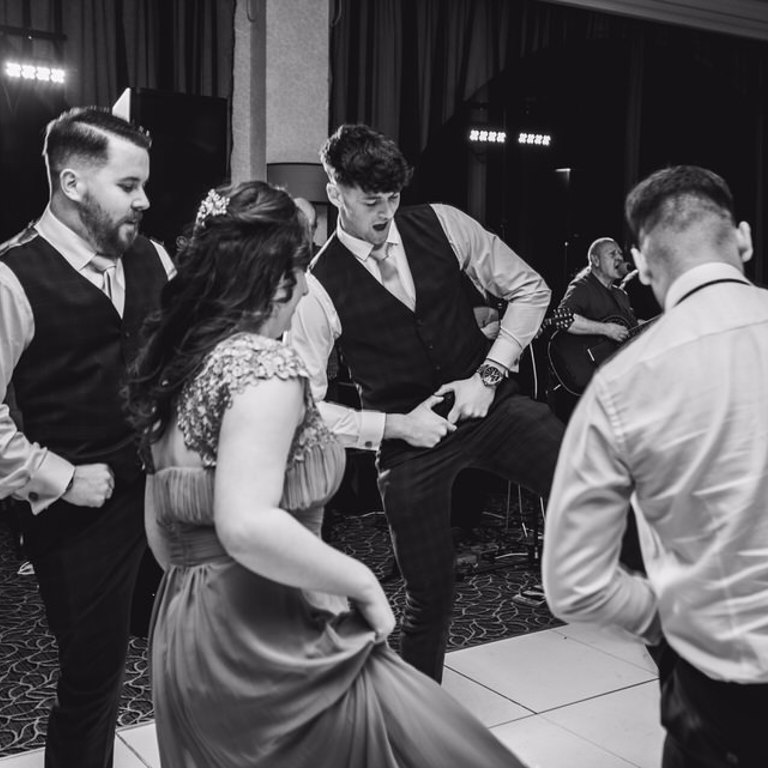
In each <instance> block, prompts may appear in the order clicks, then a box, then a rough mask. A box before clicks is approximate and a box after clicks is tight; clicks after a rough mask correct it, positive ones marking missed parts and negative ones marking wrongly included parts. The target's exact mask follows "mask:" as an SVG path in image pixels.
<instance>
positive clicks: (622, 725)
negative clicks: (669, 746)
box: [541, 681, 664, 768]
mask: <svg viewBox="0 0 768 768" xmlns="http://www.w3.org/2000/svg"><path fill="white" fill-rule="evenodd" d="M541 717H543V718H544V719H545V720H548V721H549V722H551V723H554V724H556V725H559V726H560V727H562V728H565V729H567V730H569V731H571V732H572V733H574V734H576V735H578V736H581V737H582V738H584V739H586V740H587V741H591V742H592V743H594V744H598V745H600V746H601V747H602V748H603V749H605V750H606V751H608V752H612V753H614V754H616V755H619V756H620V757H623V758H624V759H625V760H627V761H628V762H630V763H632V765H637V766H640V768H658V766H659V765H661V750H662V747H663V745H664V729H663V728H662V727H661V724H660V723H659V686H658V683H656V682H655V681H653V682H650V683H644V684H643V685H638V686H636V687H635V688H627V689H625V690H623V691H616V692H615V693H608V694H606V695H605V696H599V697H597V698H595V699H590V700H589V701H582V702H580V703H578V704H571V705H570V706H568V707H563V708H562V709H555V710H553V711H551V712H547V713H546V714H544V715H541Z"/></svg>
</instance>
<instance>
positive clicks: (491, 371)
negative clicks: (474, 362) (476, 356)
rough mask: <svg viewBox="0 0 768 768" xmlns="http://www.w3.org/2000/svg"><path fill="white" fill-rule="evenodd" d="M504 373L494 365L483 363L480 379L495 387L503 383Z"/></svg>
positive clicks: (488, 385)
mask: <svg viewBox="0 0 768 768" xmlns="http://www.w3.org/2000/svg"><path fill="white" fill-rule="evenodd" d="M503 378H504V374H503V373H502V372H501V371H500V370H499V369H498V368H496V367H495V366H493V365H483V366H481V367H480V380H481V381H482V382H483V384H485V386H486V387H495V386H497V385H499V384H500V383H501V380H502V379H503Z"/></svg>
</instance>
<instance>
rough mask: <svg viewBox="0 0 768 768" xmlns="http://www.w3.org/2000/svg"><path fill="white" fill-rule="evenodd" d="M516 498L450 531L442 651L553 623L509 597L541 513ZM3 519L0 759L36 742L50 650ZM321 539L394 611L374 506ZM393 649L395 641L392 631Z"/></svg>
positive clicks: (127, 695) (144, 709) (391, 577)
mask: <svg viewBox="0 0 768 768" xmlns="http://www.w3.org/2000/svg"><path fill="white" fill-rule="evenodd" d="M521 502H522V512H523V516H522V519H521V515H520V511H521V505H520V502H519V501H518V497H517V493H516V492H515V493H514V494H512V495H511V496H510V497H509V498H508V497H507V495H506V494H504V493H491V494H489V496H488V498H487V500H486V504H485V511H484V513H483V515H482V517H481V518H480V525H478V526H477V527H476V528H475V529H474V530H473V532H472V534H470V535H467V534H466V533H461V532H459V531H458V530H457V531H456V545H457V553H458V557H457V573H458V578H459V581H458V586H457V599H456V604H455V614H454V619H453V622H452V626H451V632H450V638H449V643H448V647H449V650H457V649H468V648H472V647H476V646H479V645H481V644H485V643H489V642H492V641H497V640H503V639H506V638H511V637H516V636H518V635H524V634H528V633H531V632H535V631H538V630H544V629H550V628H555V627H559V626H561V622H559V621H557V620H556V619H554V618H553V617H552V615H551V614H550V613H549V611H548V610H547V607H546V604H542V605H535V604H534V605H521V604H519V603H517V602H515V601H514V599H513V598H514V596H515V595H518V594H519V593H520V591H521V590H526V589H529V588H531V587H534V586H535V585H536V584H537V583H538V581H539V573H538V570H537V566H536V563H534V562H531V560H530V558H529V556H528V555H529V553H530V550H531V544H532V541H533V539H532V532H531V523H532V521H533V519H534V517H535V516H536V515H540V511H539V504H538V499H537V498H534V497H528V496H525V495H524V496H523V497H522V498H521ZM7 517H8V516H7V514H6V513H4V514H3V515H0V757H2V756H7V755H12V754H16V753H20V752H24V751H27V750H31V749H34V748H36V747H40V746H41V745H42V744H43V743H44V736H45V716H46V713H47V711H48V709H49V707H50V704H51V701H52V698H53V695H54V685H55V676H56V669H57V666H56V646H55V642H54V640H53V638H52V636H51V635H50V634H49V632H48V629H47V625H46V620H45V613H44V610H43V606H42V603H41V601H40V598H39V595H38V592H37V585H36V581H35V577H34V575H33V574H32V573H30V572H29V569H28V568H24V567H23V566H24V562H23V556H22V554H21V553H20V552H19V551H18V548H17V547H16V546H15V539H14V536H13V535H12V533H11V529H10V527H9V525H8V519H7ZM522 523H525V525H523V524H522ZM325 536H326V538H327V540H328V541H329V542H331V543H332V544H334V546H337V547H338V548H340V549H342V550H343V551H345V552H348V553H349V554H352V555H354V556H356V557H358V558H360V559H361V560H363V561H364V562H366V563H367V564H368V565H369V566H371V568H373V570H374V571H375V572H376V574H377V575H378V576H379V578H380V579H381V580H382V582H383V583H384V586H385V589H386V591H387V594H388V596H389V598H390V600H391V602H392V604H393V606H394V608H395V612H396V614H397V615H399V614H400V612H401V610H402V604H403V599H404V597H403V585H402V580H401V579H400V578H399V576H398V575H397V573H396V571H395V570H394V568H393V562H394V561H393V557H392V550H391V546H390V540H389V533H388V531H387V528H386V524H385V521H384V517H383V514H382V513H381V512H380V511H378V510H373V511H370V512H363V513H360V514H351V515H349V514H344V515H342V514H341V513H338V512H331V513H329V516H328V521H327V525H326V527H325ZM395 634H396V633H395ZM392 645H393V646H394V647H397V640H396V637H395V636H393V639H392ZM146 651H147V641H146V638H141V637H133V638H132V639H131V645H130V652H129V657H128V662H127V665H126V677H125V683H124V686H123V698H122V702H121V708H120V715H119V725H120V726H132V725H137V724H141V723H148V722H150V721H151V720H152V715H153V713H152V704H151V700H150V695H149V681H148V675H147V661H146Z"/></svg>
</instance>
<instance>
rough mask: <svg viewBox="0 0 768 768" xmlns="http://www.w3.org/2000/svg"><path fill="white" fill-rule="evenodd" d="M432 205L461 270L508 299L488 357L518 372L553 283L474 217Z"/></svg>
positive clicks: (548, 299) (542, 314) (492, 293)
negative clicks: (548, 283) (547, 282)
mask: <svg viewBox="0 0 768 768" xmlns="http://www.w3.org/2000/svg"><path fill="white" fill-rule="evenodd" d="M432 208H433V209H434V211H435V213H436V214H437V217H438V220H439V221H440V224H441V226H442V227H443V231H444V232H445V234H446V237H447V238H448V241H449V242H450V244H451V247H452V248H453V250H454V252H455V253H456V256H457V258H458V260H459V266H460V267H461V269H462V270H464V271H465V272H466V273H467V276H468V277H469V278H470V280H472V282H473V283H474V284H475V285H476V286H478V287H479V288H481V289H482V290H485V291H487V292H488V293H490V294H491V295H493V296H495V297H496V298H498V299H501V300H503V301H506V302H507V303H508V305H509V306H508V307H507V309H506V311H505V313H504V317H503V318H502V321H501V326H500V329H499V335H498V336H497V337H496V340H495V341H494V343H493V346H492V347H491V349H490V351H489V352H488V357H489V358H491V359H493V360H495V361H496V362H498V363H501V364H502V365H504V366H505V367H507V368H509V369H510V370H513V371H514V370H517V368H518V362H519V359H520V355H521V353H522V351H523V350H524V349H525V347H526V346H528V344H530V342H531V341H532V340H533V338H534V336H535V335H536V332H537V331H538V330H539V327H540V326H541V322H542V320H543V319H544V315H545V314H546V311H547V307H548V306H549V301H550V298H551V291H550V289H549V287H548V286H547V284H546V282H545V281H544V278H542V276H541V275H540V274H539V273H538V272H536V270H535V269H533V267H531V266H530V265H529V264H528V263H527V262H526V261H525V260H524V259H522V258H521V257H520V256H518V255H517V254H516V253H515V252H514V251H513V250H512V249H511V248H510V247H509V246H508V245H507V244H506V243H505V242H504V241H503V240H501V238H499V237H498V236H496V235H494V234H493V233H492V232H489V231H488V230H487V229H485V228H484V227H483V226H482V225H481V224H480V223H479V222H477V221H475V219H473V218H472V217H471V216H468V215H467V214H466V213H464V212H463V211H460V210H459V209H458V208H454V207H452V206H448V205H439V204H435V205H433V206H432Z"/></svg>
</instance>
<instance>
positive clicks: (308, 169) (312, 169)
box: [267, 163, 328, 203]
mask: <svg viewBox="0 0 768 768" xmlns="http://www.w3.org/2000/svg"><path fill="white" fill-rule="evenodd" d="M267 181H268V182H269V183H270V184H274V185H275V186H278V187H282V188H283V189H285V190H286V191H287V192H288V193H289V194H290V195H293V197H304V198H306V199H307V200H309V202H310V203H327V202H328V197H327V196H326V194H325V185H326V184H327V183H328V177H327V176H326V175H325V171H324V170H323V166H322V165H320V163H267Z"/></svg>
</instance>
